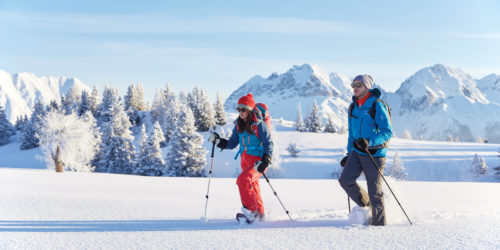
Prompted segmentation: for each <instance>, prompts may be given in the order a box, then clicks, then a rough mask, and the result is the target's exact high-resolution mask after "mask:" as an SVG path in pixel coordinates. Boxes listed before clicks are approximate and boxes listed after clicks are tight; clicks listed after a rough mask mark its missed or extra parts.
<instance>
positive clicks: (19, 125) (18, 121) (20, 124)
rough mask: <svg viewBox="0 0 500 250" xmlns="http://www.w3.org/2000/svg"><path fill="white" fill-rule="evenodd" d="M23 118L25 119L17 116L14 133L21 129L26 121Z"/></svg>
mask: <svg viewBox="0 0 500 250" xmlns="http://www.w3.org/2000/svg"><path fill="white" fill-rule="evenodd" d="M25 117H26V115H25V116H22V115H21V116H18V117H17V118H16V123H15V124H14V129H15V130H16V131H19V130H21V129H23V126H24V124H25V123H26V121H27V120H28V118H26V120H25Z"/></svg>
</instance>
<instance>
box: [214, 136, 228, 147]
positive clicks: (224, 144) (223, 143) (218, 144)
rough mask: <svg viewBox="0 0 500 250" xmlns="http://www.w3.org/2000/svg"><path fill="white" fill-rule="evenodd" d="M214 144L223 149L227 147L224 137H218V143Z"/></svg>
mask: <svg viewBox="0 0 500 250" xmlns="http://www.w3.org/2000/svg"><path fill="white" fill-rule="evenodd" d="M215 146H217V147H218V148H220V149H225V148H226V147H227V140H226V139H224V138H220V139H219V143H217V144H216V145H215Z"/></svg>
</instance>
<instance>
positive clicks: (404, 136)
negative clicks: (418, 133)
mask: <svg viewBox="0 0 500 250" xmlns="http://www.w3.org/2000/svg"><path fill="white" fill-rule="evenodd" d="M402 138H403V139H407V140H411V139H412V137H411V133H410V131H408V130H407V129H405V131H404V132H403V137H402Z"/></svg>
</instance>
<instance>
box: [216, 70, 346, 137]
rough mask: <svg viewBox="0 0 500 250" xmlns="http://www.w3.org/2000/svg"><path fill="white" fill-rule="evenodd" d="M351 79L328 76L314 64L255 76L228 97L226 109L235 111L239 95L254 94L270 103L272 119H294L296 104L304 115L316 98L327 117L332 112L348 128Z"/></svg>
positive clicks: (338, 122)
mask: <svg viewBox="0 0 500 250" xmlns="http://www.w3.org/2000/svg"><path fill="white" fill-rule="evenodd" d="M349 82H350V80H349V79H347V78H346V77H344V76H342V75H340V74H335V73H333V74H331V75H328V74H326V73H325V72H323V71H322V70H321V69H320V68H319V67H318V66H315V65H309V64H304V65H302V66H297V65H295V66H293V67H292V68H291V69H290V70H288V71H287V72H285V73H283V74H278V73H272V74H271V75H270V76H269V77H267V78H264V77H262V76H259V75H257V76H254V77H252V78H251V79H250V80H249V81H247V82H246V83H244V84H243V85H242V86H240V87H239V88H238V89H237V90H235V91H234V92H233V93H232V94H231V95H230V96H229V97H228V98H227V99H226V102H225V104H224V106H225V108H226V110H227V111H231V110H234V109H235V107H236V104H237V102H238V99H239V98H240V97H242V96H244V95H246V94H247V93H252V95H253V96H254V99H255V100H256V102H262V103H266V104H267V105H268V107H269V110H270V114H271V116H273V118H280V117H282V118H283V119H285V120H292V121H295V120H296V118H297V106H298V105H299V104H300V106H301V111H302V117H303V118H305V117H306V116H307V114H308V112H309V111H310V110H311V107H312V103H313V101H315V100H316V102H317V104H318V106H319V107H320V112H321V115H322V116H323V117H324V118H325V119H326V118H327V117H328V115H329V114H332V115H333V118H334V121H335V122H336V124H338V126H339V128H340V127H346V126H347V107H348V106H349V101H348V99H350V97H348V98H346V94H347V93H349V91H350V89H349V87H348V86H349Z"/></svg>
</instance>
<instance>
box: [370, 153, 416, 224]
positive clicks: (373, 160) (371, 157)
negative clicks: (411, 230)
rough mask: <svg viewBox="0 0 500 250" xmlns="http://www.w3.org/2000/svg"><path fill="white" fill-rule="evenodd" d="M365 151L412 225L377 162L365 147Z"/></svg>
mask: <svg viewBox="0 0 500 250" xmlns="http://www.w3.org/2000/svg"><path fill="white" fill-rule="evenodd" d="M365 151H366V153H368V156H370V159H372V162H373V164H375V167H376V168H377V170H378V173H379V174H380V176H381V177H382V180H384V182H385V184H386V185H387V187H388V188H389V190H390V191H391V194H392V196H394V199H396V201H397V202H398V205H399V207H400V208H401V210H403V213H404V214H405V216H406V219H408V222H410V225H413V223H411V220H410V218H409V217H408V215H407V214H406V212H405V210H404V208H403V206H401V203H399V200H398V198H397V197H396V195H395V194H394V192H393V191H392V189H391V186H389V183H387V181H386V180H385V178H384V175H383V174H382V172H381V171H380V168H379V166H378V164H377V162H376V161H375V159H374V158H373V156H372V154H370V151H368V149H365Z"/></svg>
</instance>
